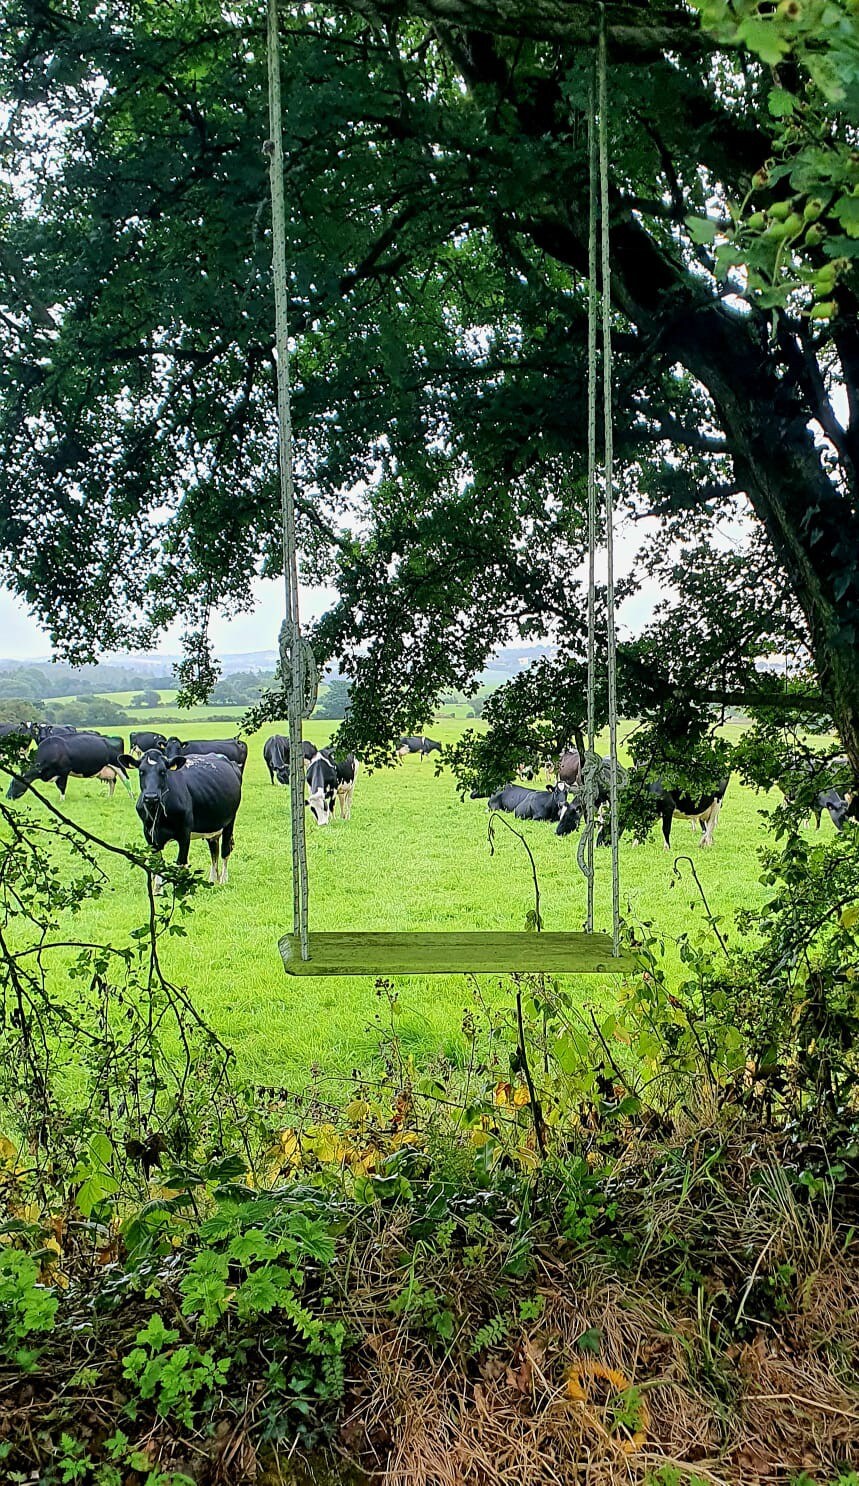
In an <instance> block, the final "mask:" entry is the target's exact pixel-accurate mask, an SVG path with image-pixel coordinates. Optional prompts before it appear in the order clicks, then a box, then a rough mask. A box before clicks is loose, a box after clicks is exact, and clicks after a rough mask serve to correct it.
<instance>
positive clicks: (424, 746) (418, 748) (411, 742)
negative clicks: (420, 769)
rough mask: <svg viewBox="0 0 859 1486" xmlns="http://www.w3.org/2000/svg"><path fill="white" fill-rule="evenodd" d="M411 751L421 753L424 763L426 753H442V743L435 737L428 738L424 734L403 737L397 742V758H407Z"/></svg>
mask: <svg viewBox="0 0 859 1486" xmlns="http://www.w3.org/2000/svg"><path fill="white" fill-rule="evenodd" d="M409 753H417V754H419V755H420V760H421V763H423V761H424V757H425V756H426V754H428V753H441V744H440V743H437V742H436V740H435V738H426V737H424V736H423V735H421V737H419V738H401V739H400V741H399V743H398V744H397V758H405V757H406V755H407V754H409Z"/></svg>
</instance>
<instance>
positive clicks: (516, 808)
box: [489, 784, 581, 835]
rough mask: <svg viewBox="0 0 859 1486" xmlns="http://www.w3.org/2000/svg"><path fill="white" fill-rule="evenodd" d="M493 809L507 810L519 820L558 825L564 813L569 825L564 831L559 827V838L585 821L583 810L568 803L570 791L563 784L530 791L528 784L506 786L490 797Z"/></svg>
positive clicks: (490, 805)
mask: <svg viewBox="0 0 859 1486" xmlns="http://www.w3.org/2000/svg"><path fill="white" fill-rule="evenodd" d="M489 809H490V810H503V811H504V812H505V813H507V814H509V815H515V817H516V819H517V820H548V821H558V822H560V818H561V812H562V811H564V818H565V820H567V821H568V822H569V823H568V825H567V827H566V829H565V830H564V831H561V830H560V828H559V832H558V834H559V835H567V833H568V832H569V831H574V830H575V829H576V827H577V826H578V824H579V822H580V820H581V808H580V807H579V806H578V804H576V803H574V802H572V801H568V799H567V791H566V790H565V788H564V786H563V785H562V784H555V785H551V786H550V787H549V788H548V789H526V788H525V786H524V784H505V786H504V788H503V789H499V790H498V791H497V793H496V794H494V795H490V797H489Z"/></svg>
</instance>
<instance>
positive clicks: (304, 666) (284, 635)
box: [277, 619, 319, 719]
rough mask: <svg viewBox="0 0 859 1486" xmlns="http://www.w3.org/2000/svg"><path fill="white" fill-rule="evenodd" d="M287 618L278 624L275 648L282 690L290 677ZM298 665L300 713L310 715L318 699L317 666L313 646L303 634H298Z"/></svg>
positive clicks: (290, 650) (305, 716) (288, 684)
mask: <svg viewBox="0 0 859 1486" xmlns="http://www.w3.org/2000/svg"><path fill="white" fill-rule="evenodd" d="M290 629H291V625H290V623H289V620H287V619H284V621H283V624H282V625H281V626H280V634H279V635H278V640H277V648H278V651H279V653H280V676H281V681H282V683H283V688H284V690H285V691H286V690H288V689H289V687H290V685H291V677H292V645H291V644H290V639H291V636H290ZM298 649H299V666H300V670H301V715H302V717H303V718H305V719H306V718H308V717H312V716H313V713H314V711H315V709H316V703H317V701H318V700H319V666H318V665H317V663H316V656H315V655H314V654H313V646H312V645H311V643H310V641H309V640H307V639H305V638H304V636H303V635H300V636H299V640H298Z"/></svg>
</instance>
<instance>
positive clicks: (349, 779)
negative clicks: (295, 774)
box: [304, 749, 358, 826]
mask: <svg viewBox="0 0 859 1486" xmlns="http://www.w3.org/2000/svg"><path fill="white" fill-rule="evenodd" d="M304 777H305V779H306V781H307V789H308V793H309V799H308V801H307V804H308V805H309V807H310V811H311V814H312V815H313V819H314V820H315V821H316V824H317V825H318V826H327V824H328V822H329V820H331V818H332V817H333V815H334V805H335V801H337V800H339V801H340V815H341V817H342V819H343V820H348V819H349V817H350V815H351V814H352V796H353V794H354V791H355V780H356V779H357V777H358V760H357V759H356V757H355V755H354V753H349V754H347V755H346V757H345V758H344V759H335V758H333V757H332V756H331V752H330V749H329V750H328V751H327V752H325V753H321V752H320V753H317V755H316V757H315V758H313V759H311V761H310V764H309V765H308V768H307V772H306V774H305V776H304Z"/></svg>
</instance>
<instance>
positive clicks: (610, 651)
mask: <svg viewBox="0 0 859 1486" xmlns="http://www.w3.org/2000/svg"><path fill="white" fill-rule="evenodd" d="M607 70H608V69H607V66H606V41H605V6H604V5H601V6H600V32H599V47H598V52H597V88H598V98H597V104H598V108H599V167H600V168H599V175H600V250H601V257H602V264H601V267H602V396H603V429H604V433H603V439H604V449H603V459H604V465H605V550H606V595H605V597H606V610H607V619H608V636H607V642H608V643H607V655H606V671H607V676H606V680H607V685H608V754H609V770H610V773H609V810H610V815H611V933H612V945H613V950H614V953H615V954H619V953H620V869H619V863H618V842H619V838H620V832H619V829H618V770H617V626H616V622H615V597H614V478H613V476H614V423H613V419H612V382H613V375H612V373H613V365H612V346H611V245H610V241H609V215H608V214H609V200H608V83H607V79H606V73H607Z"/></svg>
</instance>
